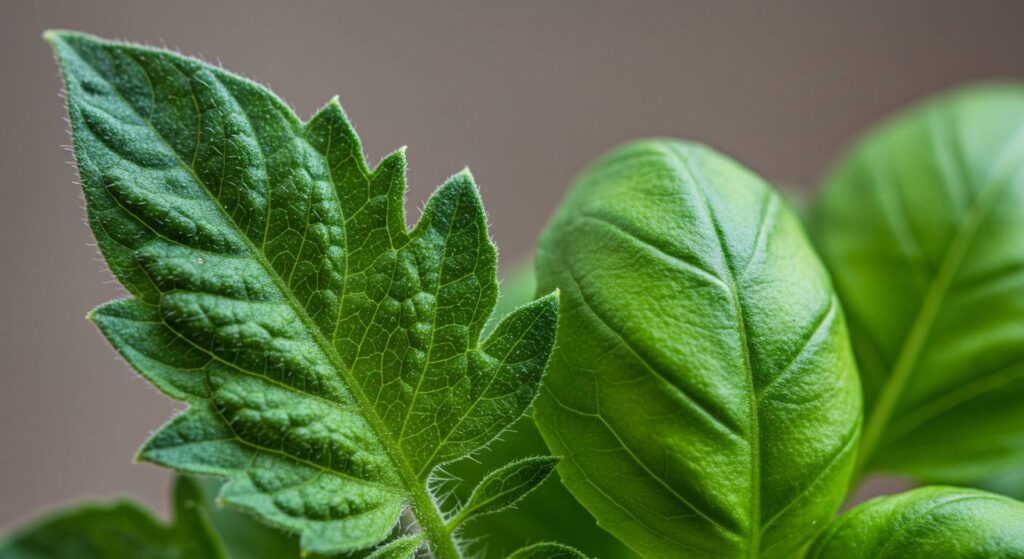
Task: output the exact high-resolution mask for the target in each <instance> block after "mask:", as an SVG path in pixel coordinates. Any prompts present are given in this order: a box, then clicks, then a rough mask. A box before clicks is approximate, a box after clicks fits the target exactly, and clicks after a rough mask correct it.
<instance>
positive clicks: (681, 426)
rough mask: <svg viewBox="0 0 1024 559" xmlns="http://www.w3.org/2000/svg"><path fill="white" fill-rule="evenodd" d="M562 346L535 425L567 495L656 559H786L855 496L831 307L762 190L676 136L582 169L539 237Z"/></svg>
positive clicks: (840, 336) (850, 414) (853, 422)
mask: <svg viewBox="0 0 1024 559" xmlns="http://www.w3.org/2000/svg"><path fill="white" fill-rule="evenodd" d="M537 261H538V265H537V269H538V281H539V286H540V288H541V289H542V290H543V289H552V288H555V287H557V288H559V289H561V292H562V316H561V318H560V321H559V328H558V342H557V345H556V350H555V353H554V354H553V355H552V361H551V367H550V370H549V372H548V376H547V380H546V381H545V384H544V387H543V388H542V390H541V395H540V396H539V398H538V400H537V403H536V405H535V411H534V417H535V419H536V420H537V422H538V424H539V427H540V430H541V433H542V434H543V435H544V437H545V440H546V441H547V442H548V444H549V446H550V447H551V448H552V451H553V452H554V453H555V454H558V455H561V456H563V457H564V459H563V462H562V464H561V465H560V466H559V470H560V472H561V475H562V478H563V481H564V483H565V484H566V486H567V487H568V488H569V489H570V490H571V491H572V492H573V494H574V495H575V496H576V498H577V499H579V500H580V502H581V503H582V504H583V505H584V506H585V507H587V509H588V510H589V511H590V512H591V513H592V514H593V515H594V516H595V517H596V518H597V519H598V521H599V523H600V524H601V526H602V527H604V528H605V529H606V530H608V531H610V532H611V533H613V534H614V535H616V536H617V537H618V538H619V539H621V540H622V541H624V542H625V543H627V544H628V545H630V546H631V547H632V548H633V549H635V550H636V551H638V552H640V553H641V554H642V555H645V556H648V557H741V556H742V557H789V556H791V555H792V554H793V553H796V552H797V550H799V548H800V547H801V546H802V545H803V544H804V543H806V541H807V540H808V539H810V538H811V537H813V536H814V535H815V533H816V531H817V530H819V529H820V528H821V527H822V526H823V525H824V524H825V523H826V522H827V521H828V520H829V518H830V517H831V516H832V515H833V514H834V512H835V510H836V508H838V506H839V504H840V503H841V501H842V499H843V497H844V496H845V493H846V484H847V482H848V479H849V476H850V473H851V470H852V467H853V456H854V451H855V449H856V445H857V441H858V436H859V431H860V412H861V407H860V406H861V402H860V387H859V384H858V380H857V373H856V369H855V366H854V362H853V355H852V350H851V349H850V347H849V342H848V339H847V334H846V328H845V322H844V320H843V315H842V311H841V309H840V306H839V304H838V302H837V299H836V296H835V294H834V292H833V290H832V287H831V285H830V282H829V279H828V276H827V274H826V273H825V271H824V269H823V267H822V266H821V264H820V263H819V261H818V259H817V257H816V256H815V255H814V252H813V250H812V249H811V247H810V244H809V242H808V241H807V240H806V238H805V236H804V233H803V231H802V229H801V226H800V224H799V223H798V220H797V219H796V218H795V216H794V215H793V214H792V212H791V211H790V210H789V209H788V207H787V206H786V205H785V203H784V202H782V201H781V200H780V198H779V196H778V195H777V194H776V193H775V192H773V191H772V189H771V187H770V186H768V185H767V184H766V183H765V182H764V181H763V180H761V179H760V178H758V177H756V176H755V175H753V173H750V172H749V171H747V170H746V169H743V168H742V167H741V166H739V165H738V164H736V163H735V162H733V161H731V160H729V159H727V158H725V157H723V156H721V155H719V154H717V153H715V152H714V151H712V150H710V149H708V148H705V147H703V146H699V145H696V144H689V143H683V142H674V141H668V140H650V141H641V142H636V143H632V144H629V145H627V146H625V147H623V148H620V149H619V150H616V151H614V152H613V153H612V154H610V155H608V156H606V157H605V158H603V159H602V160H601V161H600V162H598V163H597V164H595V166H594V167H592V168H591V169H590V170H589V171H587V172H586V173H584V175H583V176H582V178H581V179H580V180H579V181H578V182H577V183H576V185H575V186H574V188H573V191H572V192H571V193H570V194H569V196H568V198H567V199H566V201H565V203H564V204H563V206H562V209H561V210H560V211H559V213H558V214H556V216H555V218H554V220H553V221H552V223H551V225H549V227H548V229H547V230H546V231H545V234H544V236H543V238H542V240H541V246H540V252H539V254H538V257H537Z"/></svg>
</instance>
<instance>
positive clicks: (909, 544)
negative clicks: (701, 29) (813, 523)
mask: <svg viewBox="0 0 1024 559" xmlns="http://www.w3.org/2000/svg"><path fill="white" fill-rule="evenodd" d="M833 557H843V558H844V559H936V558H942V559H982V558H986V559H991V558H998V557H1003V558H1006V559H1011V558H1014V557H1024V503H1021V502H1020V501H1015V500H1013V499H1010V498H1008V497H1003V496H1000V495H994V494H992V493H986V492H984V491H978V490H976V489H960V488H956V487H941V486H932V487H922V488H919V489H914V490H911V491H908V492H906V493H902V494H900V495H893V496H888V497H878V498H875V499H872V500H870V501H868V502H866V503H864V504H862V505H860V506H858V507H856V508H854V509H853V510H851V511H849V512H847V513H846V514H844V515H843V516H842V517H840V518H839V519H838V520H836V521H835V522H834V523H833V524H832V525H831V526H830V527H829V529H828V530H827V531H825V532H824V533H823V534H822V535H821V536H820V537H819V538H818V540H817V541H816V542H815V543H814V545H813V546H812V547H811V549H810V551H809V553H808V555H807V559H831V558H833Z"/></svg>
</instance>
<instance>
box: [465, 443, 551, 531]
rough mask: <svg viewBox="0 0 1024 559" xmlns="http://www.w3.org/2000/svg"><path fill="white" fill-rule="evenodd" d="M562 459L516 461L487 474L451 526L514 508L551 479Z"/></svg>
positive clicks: (544, 457) (535, 458) (541, 458)
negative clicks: (549, 477) (550, 476)
mask: <svg viewBox="0 0 1024 559" xmlns="http://www.w3.org/2000/svg"><path fill="white" fill-rule="evenodd" d="M558 460H559V459H558V458H555V457H553V456H532V457H530V458H522V459H519V460H515V461H513V462H510V463H508V464H505V465H504V466H502V467H500V468H498V469H497V470H494V471H493V472H491V473H489V474H487V475H486V476H484V479H483V480H482V481H481V482H480V484H479V485H477V486H476V488H475V489H473V493H471V494H470V496H469V500H468V501H467V502H466V504H465V505H463V507H462V508H461V509H459V512H458V513H457V514H456V515H455V516H454V517H452V519H451V520H450V521H449V525H450V526H452V527H457V526H459V525H461V524H462V523H463V522H466V521H468V520H471V519H473V518H476V517H479V516H483V515H487V514H493V513H496V512H501V511H503V510H505V509H509V508H512V507H514V506H515V505H516V504H517V503H518V502H519V501H521V500H522V499H523V498H524V497H526V496H527V495H528V494H530V493H531V492H532V491H533V490H534V489H536V488H537V487H538V486H539V485H540V484H541V483H543V482H544V480H545V479H547V477H548V475H550V474H551V472H552V471H553V470H554V469H555V466H557V465H558Z"/></svg>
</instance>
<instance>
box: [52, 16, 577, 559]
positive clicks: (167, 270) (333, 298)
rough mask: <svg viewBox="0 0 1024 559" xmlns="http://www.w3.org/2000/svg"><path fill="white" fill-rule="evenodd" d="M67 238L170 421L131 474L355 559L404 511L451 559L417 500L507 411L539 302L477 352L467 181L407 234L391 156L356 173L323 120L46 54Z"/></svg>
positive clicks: (352, 148)
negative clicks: (95, 273) (72, 189)
mask: <svg viewBox="0 0 1024 559" xmlns="http://www.w3.org/2000/svg"><path fill="white" fill-rule="evenodd" d="M47 38H48V39H49V40H50V41H51V43H52V44H53V47H54V49H55V50H56V52H57V56H58V59H59V61H60V64H61V68H62V71H63V74H64V78H65V82H66V85H67V90H68V96H67V97H68V110H69V114H70V119H71V124H72V128H73V132H74V144H75V156H76V160H77V162H78V166H79V171H80V174H81V178H82V186H83V189H84V191H85V197H86V203H87V207H88V211H89V222H90V225H91V226H92V229H93V232H94V233H95V235H96V238H97V241H98V244H99V246H100V249H101V251H102V252H103V255H104V257H105V258H106V260H107V263H108V264H109V265H110V268H111V270H112V271H113V273H114V274H115V275H116V276H117V278H118V279H119V280H120V281H121V282H122V283H123V284H124V285H125V287H126V288H127V289H128V290H129V292H130V293H131V294H132V298H130V299H125V300H121V301H115V302H112V303H108V304H106V305H104V306H102V307H100V308H98V309H96V310H95V311H94V312H93V313H92V314H91V319H92V320H93V321H95V322H96V324H97V325H98V326H99V328H100V329H101V330H102V331H103V333H104V334H105V335H106V336H107V338H108V339H109V340H110V342H111V343H112V344H113V345H114V347H115V348H116V349H117V350H118V351H119V352H120V353H121V354H122V355H123V356H124V358H125V359H126V360H127V361H128V362H129V363H131V364H132V366H134V367H135V368H136V369H137V370H138V371H139V372H140V373H141V374H142V375H143V376H145V377H146V378H147V379H148V380H150V381H151V382H153V383H154V384H155V385H156V386H157V387H158V388H160V389H161V390H162V391H164V392H166V393H167V394H168V395H169V396H171V397H173V398H176V399H179V400H184V401H186V402H188V403H189V404H190V408H189V410H188V411H187V412H186V413H184V414H182V415H179V416H178V417H176V418H175V419H174V420H173V421H171V422H170V423H169V424H168V425H166V426H165V427H164V428H163V429H162V430H161V431H159V432H158V433H157V434H156V435H154V436H153V437H152V438H151V439H150V440H149V442H147V443H146V445H145V447H144V448H143V449H142V451H141V453H140V457H141V458H142V459H144V460H148V461H151V462H155V463H157V464H161V465H164V466H168V467H172V468H175V469H177V470H180V471H184V472H189V473H195V474H205V475H213V476H219V477H226V478H228V483H227V484H226V485H225V487H224V489H223V490H222V493H221V498H222V499H223V501H224V502H226V503H227V504H229V505H232V506H235V507H238V508H241V509H243V510H246V511H248V512H250V513H252V514H254V515H256V516H258V517H259V518H261V519H262V520H263V521H264V522H267V523H269V524H271V525H274V526H277V527H279V528H282V529H285V530H287V531H291V532H295V533H299V534H301V540H300V542H301V546H302V549H303V551H304V552H307V553H323V554H329V553H339V552H347V551H353V550H357V549H364V548H367V547H370V546H374V545H376V544H378V543H380V542H382V541H384V540H385V539H386V538H387V537H388V536H389V535H390V534H392V532H393V529H394V527H395V526H396V523H397V521H398V519H399V515H400V514H401V513H402V512H403V511H404V510H405V509H406V508H407V507H411V511H412V513H413V514H414V516H415V520H416V525H417V526H418V527H419V528H420V529H421V530H422V533H423V534H424V537H425V538H426V539H427V540H429V545H430V548H431V550H432V552H433V554H434V555H435V556H436V557H438V558H440V559H453V558H456V557H460V556H461V551H460V550H459V549H458V544H457V542H456V541H455V540H454V538H453V537H452V533H451V530H450V529H449V528H448V527H447V526H446V525H445V522H444V515H443V514H442V511H440V510H438V509H437V507H436V505H435V496H434V495H432V494H431V492H430V490H429V489H428V487H427V480H428V479H429V478H430V476H431V475H432V473H433V472H434V470H435V468H437V467H438V466H440V465H441V464H444V463H447V462H451V461H454V460H458V459H461V458H463V457H465V456H467V455H470V454H472V453H473V452H475V451H477V450H478V449H480V448H481V447H483V446H484V445H486V444H487V443H488V442H489V441H491V440H492V439H494V438H495V437H496V436H497V435H498V434H499V433H500V432H501V431H503V430H504V429H506V428H507V427H508V426H509V425H511V424H512V423H513V422H514V421H515V420H516V419H517V418H519V417H520V416H521V415H522V413H523V412H524V411H525V410H526V408H527V407H528V406H529V405H530V403H531V401H532V400H533V397H534V395H535V393H536V390H537V387H538V385H539V382H540V377H541V373H542V371H543V369H544V366H545V363H546V361H547V358H548V354H549V352H550V349H551V344H552V338H553V335H552V334H553V331H554V326H555V315H556V307H557V298H556V297H555V296H548V297H545V298H542V299H540V300H538V301H536V302H534V303H531V304H530V305H528V306H526V307H523V308H520V309H518V310H516V311H515V312H513V313H512V314H510V315H509V316H507V317H506V318H505V319H504V320H503V321H502V322H501V323H500V324H499V325H498V326H497V327H496V328H495V330H494V332H493V333H492V334H491V335H490V336H489V337H488V338H487V339H486V340H481V339H480V333H481V330H482V328H483V326H484V322H485V320H486V319H487V317H488V316H489V315H490V310H491V308H492V307H493V306H494V302H495V298H496V295H497V280H496V277H495V265H496V262H495V261H496V256H495V248H494V246H493V244H492V243H491V242H490V239H489V238H488V234H487V227H486V220H485V216H484V212H483V207H482V205H481V202H480V199H479V195H478V193H477V189H476V186H475V184H474V183H473V180H472V177H471V176H470V175H469V173H468V172H462V173H459V174H457V175H455V176H454V177H452V178H451V179H449V180H448V181H447V182H446V183H445V184H444V185H443V186H441V187H440V188H439V189H438V190H437V192H436V193H435V194H434V195H433V196H432V197H431V199H430V201H429V202H428V203H427V205H426V207H425V208H424V211H423V216H422V218H421V219H420V222H419V223H418V224H417V226H416V227H415V228H414V229H413V230H411V231H410V230H407V227H406V224H405V216H404V210H403V197H404V193H405V157H404V153H403V151H402V150H399V151H398V152H396V153H394V154H393V155H391V156H389V157H387V158H385V160H384V161H382V162H381V164H380V165H379V166H378V167H377V168H376V169H375V170H373V171H370V170H369V169H368V168H367V167H366V164H365V162H364V158H363V154H362V150H361V147H360V145H359V140H358V138H357V137H356V135H355V132H354V131H353V129H352V127H351V125H350V124H349V122H348V119H347V118H346V116H345V114H344V113H343V111H342V109H341V107H340V105H339V104H338V103H337V101H336V100H334V101H332V102H330V103H328V104H327V106H325V107H324V108H323V109H322V110H321V111H320V112H318V113H317V114H316V115H315V116H314V117H313V118H312V119H311V120H310V121H309V122H308V123H302V122H300V121H299V120H298V118H296V117H295V115H294V114H293V113H292V112H291V110H290V109H288V108H287V107H286V106H285V105H284V104H283V103H282V102H281V101H280V100H279V99H277V98H276V97H275V96H273V94H271V93H270V92H269V91H267V90H266V89H264V88H262V87H260V86H258V85H256V84H254V83H253V82H250V81H248V80H245V79H243V78H240V77H238V76H235V75H232V74H229V73H227V72H225V71H223V70H221V69H219V68H215V67H212V66H209V65H207V64H203V63H201V62H199V61H196V60H193V59H189V58H185V57H182V56H179V55H176V54H174V53H170V52H167V51H162V50H156V49H149V48H144V47H139V46H134V45H129V44H124V43H115V42H109V41H103V40H100V39H97V38H94V37H90V36H86V35H81V34H76V33H66V32H50V33H48V34H47Z"/></svg>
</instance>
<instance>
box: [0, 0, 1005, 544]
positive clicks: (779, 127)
mask: <svg viewBox="0 0 1024 559" xmlns="http://www.w3.org/2000/svg"><path fill="white" fill-rule="evenodd" d="M711 4H712V3H709V2H674V3H668V2H665V3H660V2H644V3H635V4H632V5H630V6H611V5H609V4H605V3H597V2H594V3H588V2H564V1H563V2H557V3H552V2H517V3H507V4H498V3H485V2H434V3H428V2H416V3H412V2H410V3H387V4H381V3H378V2H326V1H325V2H289V3H286V2H269V1H258V2H213V1H209V0H206V1H204V0H191V1H184V2H182V1H175V2H169V1H164V2H149V1H140V0H134V1H124V2H115V1H109V2H90V1H84V0H69V1H51V0H46V1H43V0H36V1H26V2H17V1H13V0H6V1H3V2H2V3H0V114H2V115H3V121H2V127H0V179H2V180H0V309H2V314H0V529H4V528H8V527H10V526H12V525H13V524H14V523H16V522H19V521H22V520H24V519H26V518H28V517H29V516H30V515H32V514H33V513H35V512H36V511H37V510H38V509H39V508H41V507H44V506H50V505H53V504H56V503H61V502H66V501H69V500H72V499H75V498H78V497H81V496H84V495H110V494H115V493H125V494H134V495H138V496H141V497H142V498H144V499H145V500H146V501H148V502H151V503H154V504H156V505H157V506H159V507H163V503H164V493H165V491H166V483H165V481H166V480H167V478H168V474H167V473H166V472H165V471H163V470H161V469H159V468H156V467H154V466H150V465H136V464H133V463H132V460H131V458H132V456H133V454H134V451H135V449H136V448H137V447H138V446H139V445H140V443H141V442H142V441H143V440H144V439H145V438H146V435H147V434H148V433H149V432H150V431H152V430H154V429H156V428H157V427H158V426H159V425H160V424H161V423H162V422H163V421H164V420H165V419H167V418H168V417H169V416H170V414H171V413H172V411H173V410H174V409H175V408H176V405H175V404H173V403H172V402H171V401H170V400H168V399H167V398H165V397H163V396H161V395H159V394H158V393H157V392H156V390H155V389H153V388H151V387H150V386H148V385H147V383H146V382H145V381H143V380H141V379H140V378H138V377H137V376H135V375H134V374H133V373H132V372H131V371H130V370H129V369H128V367H127V366H126V365H125V364H124V363H123V362H121V361H119V360H117V359H116V358H115V356H114V353H113V351H112V350H110V349H109V348H108V347H107V345H106V343H105V342H104V341H103V340H102V338H101V337H100V336H99V334H98V333H97V332H95V331H94V329H93V327H92V326H91V325H89V324H88V323H87V322H86V321H85V320H84V319H83V316H84V315H85V313H86V311H88V310H89V309H90V308H92V307H93V306H95V305H97V304H99V303H101V302H103V301H105V300H107V299H109V298H111V297H114V296H117V295H118V294H119V293H120V290H119V289H118V287H117V286H116V285H114V284H113V283H112V282H111V280H110V276H109V274H108V273H106V272H105V271H104V266H103V264H102V263H101V262H100V260H98V255H97V253H96V250H95V249H94V248H93V247H92V245H91V239H90V234H89V231H88V229H87V228H86V226H85V225H84V224H83V222H82V218H83V211H82V208H81V206H82V201H81V197H80V195H79V193H78V188H77V187H76V186H75V185H73V184H72V180H74V172H73V170H72V168H71V166H70V165H68V164H67V163H66V162H67V161H68V159H69V157H70V155H69V154H68V153H66V152H65V151H64V150H63V149H62V147H61V146H62V145H64V144H67V143H68V137H67V134H66V133H65V123H64V121H63V116H64V114H63V113H64V109H63V107H62V102H61V100H60V99H59V97H58V95H57V92H58V90H59V89H60V81H59V78H58V73H57V68H56V66H55V65H54V63H53V60H52V57H51V54H50V52H49V50H48V48H47V46H46V44H45V43H44V42H43V41H42V40H41V39H40V33H41V32H42V31H43V30H44V29H46V28H50V27H57V28H71V29H78V30H83V31H88V32H91V33H96V34H99V35H103V36H106V37H112V38H124V39H131V40H135V41H142V42H147V43H151V44H156V45H167V46H170V47H175V48H178V49H180V50H181V51H182V52H184V53H187V54H193V55H199V56H202V57H205V58H206V59H207V60H209V61H213V62H217V61H220V62H222V63H223V65H224V66H225V67H226V68H228V69H230V70H233V71H235V72H239V73H242V74H245V75H247V76H250V77H252V78H255V79H257V80H258V81H260V82H263V83H265V84H268V85H270V86H271V87H272V88H273V89H274V90H275V91H276V92H277V93H278V94H279V95H281V96H282V97H284V98H285V99H286V100H288V101H289V102H290V103H291V105H292V107H294V108H295V110H296V111H297V112H298V114H299V115H301V116H304V117H305V116H308V115H310V114H311V113H312V112H313V111H314V110H315V109H316V108H317V107H318V106H319V105H321V104H322V103H324V102H325V101H327V100H328V99H329V98H330V97H331V96H332V95H334V94H335V93H337V94H339V95H340V97H341V101H342V104H343V105H344V106H345V108H346V110H347V112H348V114H349V116H350V117H351V118H352V119H353V120H354V121H355V123H356V125H357V127H358V129H359V132H360V133H361V135H362V138H363V141H364V143H365V148H366V152H367V154H368V158H369V160H370V161H371V162H372V163H376V162H377V161H379V159H380V158H381V157H382V156H384V155H386V154H387V153H389V152H390V151H391V150H392V149H394V148H396V147H398V146H401V145H408V146H409V152H408V156H409V166H410V171H409V177H410V182H411V184H410V194H409V207H410V213H411V215H412V216H413V217H415V216H418V209H419V208H420V207H421V206H422V203H423V200H424V199H425V198H426V197H427V196H428V195H429V193H430V192H431V190H432V189H433V188H434V186H435V185H437V184H439V183H440V182H441V181H442V180H443V179H444V178H445V177H447V176H448V175H449V174H451V173H453V172H455V171H458V170H459V169H460V168H462V167H463V166H464V165H469V166H471V168H472V169H473V171H474V174H475V176H476V178H477V180H478V182H479V183H480V185H481V189H482V192H483V198H484V202H485V204H486V205H487V208H488V210H489V213H490V219H491V222H492V226H493V228H492V232H493V235H494V238H495V240H496V242H497V244H498V246H499V247H500V248H501V250H502V257H503V261H504V262H506V263H508V262H512V261H514V260H516V259H521V258H523V257H526V256H527V255H528V254H529V253H530V251H531V247H532V246H533V244H534V241H535V239H536V238H537V235H538V233H539V231H540V229H541V227H542V226H543V224H544V222H545V221H546V219H547V217H548V216H549V215H550V213H551V211H552V209H553V207H554V206H555V204H557V202H558V200H559V199H560V198H561V196H562V193H563V192H564V191H565V189H566V187H567V185H568V183H569V182H570V180H571V178H572V176H573V175H574V174H575V173H576V172H577V171H579V170H580V169H581V168H582V167H583V166H584V165H585V164H586V163H587V162H588V161H589V160H591V159H593V158H594V157H596V156H597V155H599V154H600V153H602V152H603V151H605V150H607V149H609V148H611V147H612V146H614V145H615V144H618V143H620V142H623V141H626V140H629V139H632V138H637V137H641V136H651V135H664V136H677V137H685V138H691V139H697V140H700V141H703V142H706V143H709V144H711V145H713V146H715V147H717V148H718V149H720V150H723V151H725V152H727V153H729V154H732V155H733V156H735V157H737V158H738V159H739V160H740V161H742V162H744V163H746V164H747V165H749V166H750V167H752V168H753V169H755V170H757V171H758V172H760V173H761V174H763V175H765V176H766V177H769V178H771V179H773V180H776V181H778V182H780V183H786V184H795V185H804V186H805V188H807V189H811V188H812V187H813V185H814V184H815V183H816V182H817V180H818V178H819V176H820V175H821V173H822V172H823V170H824V169H825V168H827V166H828V164H829V162H830V160H831V159H832V158H833V157H834V156H835V155H836V153H837V151H838V150H840V149H841V148H842V147H843V145H844V144H846V143H847V142H848V141H849V140H850V139H851V137H852V136H853V135H855V134H856V133H857V132H858V131H859V130H861V129H862V128H863V127H865V126H866V125H869V124H870V123H871V122H873V121H875V120H876V119H878V118H879V117H881V116H883V115H885V114H886V113H888V112H890V111H892V110H894V109H896V108H898V107H900V106H902V105H905V104H906V103H908V102H910V101H911V100H913V99H915V98H917V97H919V96H921V95H925V94H928V93H930V92H934V91H936V90H939V89H942V88H946V87H949V86H952V85H955V84H959V83H962V82H965V81H969V80H976V79H988V78H1005V77H1022V76H1024V33H1022V31H1021V22H1022V21H1024V3H1019V2H1006V3H996V2H970V3H966V2H955V1H949V2H946V1H942V2H939V1H931V2H923V1H922V2H875V3H872V5H871V6H861V3H859V2H848V1H844V2H833V1H824V2H823V1H818V2H811V1H808V2H786V3H775V2H773V3H768V2H750V3H714V5H711Z"/></svg>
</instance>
